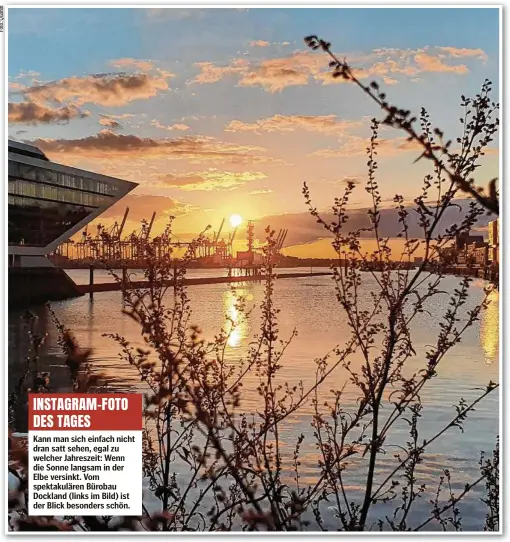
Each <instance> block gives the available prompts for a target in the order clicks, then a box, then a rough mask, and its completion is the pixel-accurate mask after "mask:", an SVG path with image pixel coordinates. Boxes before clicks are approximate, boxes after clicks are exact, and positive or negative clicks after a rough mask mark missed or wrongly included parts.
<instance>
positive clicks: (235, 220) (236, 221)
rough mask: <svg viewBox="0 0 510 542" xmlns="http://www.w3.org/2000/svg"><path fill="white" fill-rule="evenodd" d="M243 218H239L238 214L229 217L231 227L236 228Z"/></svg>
mask: <svg viewBox="0 0 510 542" xmlns="http://www.w3.org/2000/svg"><path fill="white" fill-rule="evenodd" d="M242 221H243V219H242V218H241V216H240V215H232V216H231V217H230V224H231V226H232V227H233V228H237V227H238V226H240V225H241V223H242Z"/></svg>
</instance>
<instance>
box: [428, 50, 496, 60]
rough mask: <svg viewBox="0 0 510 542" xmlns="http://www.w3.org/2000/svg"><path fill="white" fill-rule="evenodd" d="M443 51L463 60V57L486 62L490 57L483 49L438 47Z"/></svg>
mask: <svg viewBox="0 0 510 542" xmlns="http://www.w3.org/2000/svg"><path fill="white" fill-rule="evenodd" d="M438 49H440V50H441V51H444V52H445V53H447V54H449V55H450V56H451V57H453V58H462V57H464V58H465V57H476V58H478V59H480V60H483V61H486V60H487V59H488V58H489V57H488V56H487V53H486V52H485V51H484V50H483V49H466V48H460V49H459V48H457V47H438Z"/></svg>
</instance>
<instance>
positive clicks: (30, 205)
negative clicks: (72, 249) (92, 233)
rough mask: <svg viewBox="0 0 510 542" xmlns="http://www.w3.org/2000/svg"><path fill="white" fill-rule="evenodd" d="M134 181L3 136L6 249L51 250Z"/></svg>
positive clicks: (41, 252) (40, 253)
mask: <svg viewBox="0 0 510 542" xmlns="http://www.w3.org/2000/svg"><path fill="white" fill-rule="evenodd" d="M136 186H137V185H136V184H135V183H131V182H128V181H123V180H120V179H116V178H113V177H107V176H105V175H99V174H97V173H92V172H90V171H84V170H81V169H77V168H73V167H68V166H63V165H60V164H56V163H54V162H51V161H49V160H48V158H47V157H46V156H45V154H44V153H43V152H41V151H40V150H39V149H38V148H36V147H33V146H31V145H25V144H23V143H18V142H15V141H9V191H8V194H9V203H8V204H9V209H8V221H9V222H8V238H9V255H12V256H20V257H22V256H44V255H46V254H48V253H50V252H52V251H53V250H55V249H56V248H57V246H58V245H59V244H61V243H62V242H63V241H65V240H67V239H69V237H71V236H72V235H74V234H75V233H76V232H77V231H79V230H80V229H82V228H83V227H84V226H85V225H86V224H87V223H88V222H90V221H91V220H93V219H94V218H96V217H97V216H99V215H100V214H101V213H102V212H104V211H105V210H106V209H107V208H108V207H110V206H112V205H113V204H114V203H116V202H117V201H119V200H120V199H121V198H122V197H124V196H125V195H126V194H127V193H128V192H130V191H131V190H133V188H135V187H136ZM11 260H12V261H14V259H13V258H10V260H9V261H11ZM23 260H26V258H23V259H22V261H23ZM33 263H35V260H33Z"/></svg>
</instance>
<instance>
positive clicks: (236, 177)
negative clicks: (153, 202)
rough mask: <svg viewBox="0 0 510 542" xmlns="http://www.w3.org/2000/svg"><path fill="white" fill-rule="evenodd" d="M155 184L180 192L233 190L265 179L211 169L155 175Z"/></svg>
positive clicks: (260, 175)
mask: <svg viewBox="0 0 510 542" xmlns="http://www.w3.org/2000/svg"><path fill="white" fill-rule="evenodd" d="M156 177H157V178H158V181H157V183H158V184H162V185H164V186H172V187H177V188H180V189H181V190H205V191H210V190H233V189H235V188H237V187H238V186H241V185H243V184H245V183H248V182H251V181H258V180H261V179H265V178H266V175H264V174H263V173H252V172H250V171H244V172H242V173H234V172H231V171H219V170H217V169H212V170H209V171H203V172H200V173H187V174H184V175H174V174H165V175H156Z"/></svg>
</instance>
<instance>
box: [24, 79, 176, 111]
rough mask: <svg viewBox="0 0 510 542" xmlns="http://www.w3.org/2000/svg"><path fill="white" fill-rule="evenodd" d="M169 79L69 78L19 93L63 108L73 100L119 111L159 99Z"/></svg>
mask: <svg viewBox="0 0 510 542" xmlns="http://www.w3.org/2000/svg"><path fill="white" fill-rule="evenodd" d="M167 78H168V76H162V75H159V74H158V75H156V76H153V75H147V74H144V73H138V74H124V73H121V74H96V75H87V76H84V77H66V78H64V79H60V80H58V81H52V82H49V83H44V84H38V85H33V86H31V87H27V88H25V89H24V90H22V91H20V92H21V93H22V94H23V95H25V96H26V97H28V98H29V99H30V100H32V101H36V102H39V103H41V102H55V103H58V104H62V103H64V102H67V101H70V100H72V101H73V102H74V103H76V105H83V104H85V103H94V104H97V105H104V106H114V107H119V106H122V105H125V104H127V103H129V102H132V101H134V100H140V99H147V98H151V97H153V96H156V95H157V94H158V93H159V92H160V91H164V90H168V82H167Z"/></svg>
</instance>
